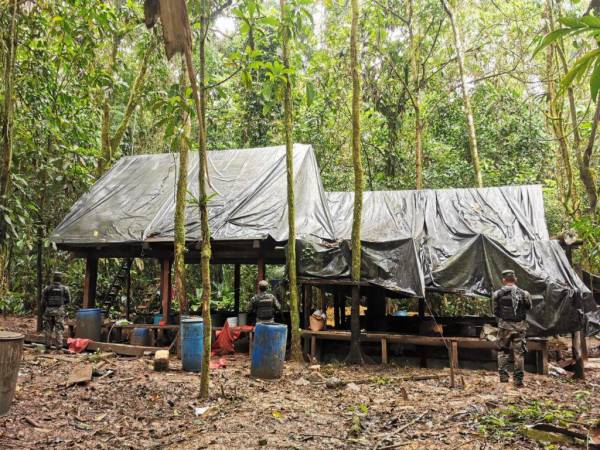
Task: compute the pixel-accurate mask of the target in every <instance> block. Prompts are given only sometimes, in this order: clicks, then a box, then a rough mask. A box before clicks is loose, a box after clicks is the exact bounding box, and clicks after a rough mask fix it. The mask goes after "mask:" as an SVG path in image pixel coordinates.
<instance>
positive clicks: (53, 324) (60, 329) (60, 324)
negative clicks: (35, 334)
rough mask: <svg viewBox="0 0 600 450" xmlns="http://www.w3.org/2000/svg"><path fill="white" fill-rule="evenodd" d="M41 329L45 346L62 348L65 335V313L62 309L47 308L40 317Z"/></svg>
mask: <svg viewBox="0 0 600 450" xmlns="http://www.w3.org/2000/svg"><path fill="white" fill-rule="evenodd" d="M42 319H43V320H42V327H43V329H44V336H46V346H47V347H49V348H50V347H52V346H54V347H56V348H57V349H62V348H63V339H64V333H65V313H64V311H63V308H48V309H46V311H45V312H44V315H43V317H42Z"/></svg>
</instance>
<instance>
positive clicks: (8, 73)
mask: <svg viewBox="0 0 600 450" xmlns="http://www.w3.org/2000/svg"><path fill="white" fill-rule="evenodd" d="M18 12H19V3H18V1H17V0H13V2H12V15H11V19H10V30H9V32H8V42H7V45H6V55H5V57H4V76H3V81H4V105H3V108H2V115H1V116H0V119H2V123H1V124H0V128H1V130H0V132H1V135H0V140H1V142H0V145H1V146H0V207H2V208H3V211H2V212H0V297H1V296H2V295H3V294H4V291H5V290H6V288H7V273H6V268H7V265H8V246H7V242H8V239H7V233H8V221H7V218H6V217H5V215H6V214H7V209H6V207H7V205H8V193H9V188H10V176H11V170H12V158H13V142H12V140H13V109H14V72H15V59H16V48H17V15H18Z"/></svg>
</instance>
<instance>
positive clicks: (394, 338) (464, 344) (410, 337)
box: [302, 330, 548, 375]
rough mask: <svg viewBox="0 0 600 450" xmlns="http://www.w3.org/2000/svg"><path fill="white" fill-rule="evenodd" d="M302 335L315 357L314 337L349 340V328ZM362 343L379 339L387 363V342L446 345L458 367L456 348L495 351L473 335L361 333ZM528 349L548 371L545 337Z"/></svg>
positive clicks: (540, 368)
mask: <svg viewBox="0 0 600 450" xmlns="http://www.w3.org/2000/svg"><path fill="white" fill-rule="evenodd" d="M302 337H303V338H305V339H309V338H310V356H311V358H315V356H316V353H317V339H322V340H332V341H350V332H349V331H338V330H323V331H312V330H302ZM360 340H361V342H380V343H381V362H382V363H383V364H387V363H388V348H387V345H388V343H389V342H392V343H398V344H404V345H422V346H431V347H446V348H447V349H448V359H449V362H450V365H451V366H453V367H458V349H459V348H476V349H489V350H496V349H497V345H496V343H495V342H490V341H488V340H485V339H480V338H476V337H442V336H418V335H414V334H396V333H373V332H367V333H361V335H360ZM527 349H528V350H529V351H533V352H537V355H536V369H537V372H538V373H541V374H544V375H547V374H548V341H547V339H545V338H529V339H527Z"/></svg>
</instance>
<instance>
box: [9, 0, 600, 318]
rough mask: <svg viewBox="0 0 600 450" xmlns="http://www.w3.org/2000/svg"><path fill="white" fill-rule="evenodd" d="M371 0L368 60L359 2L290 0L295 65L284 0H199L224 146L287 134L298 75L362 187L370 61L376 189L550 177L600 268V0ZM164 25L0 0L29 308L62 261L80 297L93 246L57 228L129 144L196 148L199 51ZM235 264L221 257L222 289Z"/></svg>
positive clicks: (590, 259)
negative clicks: (354, 8)
mask: <svg viewBox="0 0 600 450" xmlns="http://www.w3.org/2000/svg"><path fill="white" fill-rule="evenodd" d="M361 3H362V4H361V8H360V15H359V17H358V19H359V21H358V25H359V26H358V32H359V34H358V40H357V43H358V46H357V51H358V58H357V64H353V62H352V61H353V60H352V58H351V46H350V23H351V8H350V5H349V2H347V1H339V0H322V1H313V0H288V2H287V8H288V15H287V16H286V21H288V26H287V27H286V29H287V30H288V31H289V33H288V38H289V39H288V41H289V48H288V51H287V52H286V54H289V61H288V63H286V62H285V61H284V59H285V58H284V56H285V55H284V54H283V53H282V49H281V30H282V27H281V17H282V15H280V9H279V4H278V3H277V2H275V1H259V0H212V1H210V2H208V1H206V0H205V1H204V2H188V9H189V18H190V23H191V30H192V42H193V49H194V53H193V55H192V57H193V63H194V65H195V66H196V67H198V61H199V58H200V54H199V50H198V49H202V51H203V52H204V53H203V55H202V58H203V60H204V62H205V63H203V64H202V69H203V73H201V74H200V77H201V86H200V87H201V90H202V92H203V94H204V95H203V98H204V108H205V113H206V122H205V123H204V128H205V131H206V146H207V148H208V150H222V149H232V148H245V147H261V146H268V145H281V144H283V143H285V136H284V126H283V122H284V118H285V114H284V97H285V96H286V89H285V86H286V83H285V80H286V79H287V78H288V77H289V79H290V81H291V82H290V86H291V92H290V94H291V96H290V99H291V101H292V103H293V105H292V106H293V107H292V112H293V114H292V123H293V136H292V140H293V142H301V143H307V144H311V145H312V146H313V147H314V150H315V152H316V155H317V159H318V164H319V167H320V169H321V176H322V179H323V182H324V185H325V189H326V190H331V191H337V190H353V189H354V175H353V155H352V150H353V146H352V130H353V128H352V87H353V78H352V71H353V70H358V71H359V74H360V78H361V82H362V83H361V88H362V99H361V101H360V104H359V105H358V106H359V109H360V115H361V130H360V144H361V145H360V151H361V156H362V164H363V167H364V189H365V190H399V189H428V188H450V187H452V188H461V187H474V186H500V185H511V184H541V185H543V187H544V196H545V207H546V220H547V223H548V226H549V229H550V232H551V234H552V235H559V234H564V233H565V232H570V231H575V232H576V233H577V236H578V237H579V238H580V239H582V240H583V242H584V244H583V247H582V248H581V249H580V250H579V251H578V252H577V253H576V255H575V257H576V261H575V262H576V264H577V265H578V266H579V267H582V268H585V269H586V270H589V271H592V272H596V273H598V272H600V250H599V242H600V207H599V205H598V193H599V182H598V170H599V168H600V157H599V156H598V155H599V151H598V148H597V147H598V136H597V135H598V132H597V128H598V122H599V121H600V98H598V95H597V92H598V89H599V87H600V50H599V49H598V42H600V6H599V5H598V2H597V1H595V0H593V1H591V3H589V2H587V1H575V0H572V1H567V0H564V1H562V0H506V1H494V0H469V1H462V2H452V1H450V0H444V1H441V2H440V1H438V0H419V1H417V0H364V1H363V2H361ZM201 11H205V13H204V14H201ZM203 23H205V24H206V25H207V26H206V27H203V26H202V24H203ZM161 34H162V31H161V27H160V26H157V27H154V28H152V29H148V28H147V27H146V25H145V24H144V5H143V2H141V1H136V0H37V1H30V0H0V74H1V79H2V81H1V82H0V105H1V107H0V130H1V135H0V307H1V308H2V310H3V311H5V312H24V311H30V310H32V309H33V307H34V305H35V303H36V298H37V296H38V295H39V294H40V292H41V288H42V286H43V285H44V284H46V283H47V282H48V281H49V278H50V274H51V273H52V271H53V270H61V271H63V272H64V273H65V278H66V280H67V284H69V285H71V286H72V289H73V294H74V297H75V299H80V298H81V284H82V277H83V267H84V263H83V262H82V261H80V260H75V259H69V257H68V255H67V254H66V253H61V252H59V251H57V250H56V249H55V247H54V246H53V244H52V243H51V241H50V237H51V233H52V230H53V229H54V227H55V226H56V225H57V224H58V223H59V222H60V221H61V219H62V218H63V217H64V215H65V214H66V213H67V211H68V210H69V208H70V207H71V206H72V205H73V203H74V202H75V201H76V200H77V199H78V198H79V197H80V196H81V195H82V194H83V193H85V192H86V191H87V190H88V189H89V188H90V186H91V185H92V184H93V183H94V182H95V181H96V180H98V179H99V177H102V175H103V174H104V173H105V172H106V171H107V170H108V169H109V168H110V167H111V166H112V165H113V164H114V162H115V161H117V160H118V159H119V158H121V157H124V156H128V155H139V154H149V153H164V152H173V153H176V152H178V151H179V147H180V145H181V143H182V142H183V141H185V142H186V145H189V146H190V150H191V151H197V150H198V139H197V138H196V137H195V136H197V134H198V132H199V129H198V123H197V121H195V120H190V121H189V122H186V121H185V120H182V116H185V115H188V114H189V115H190V116H195V114H196V110H195V109H194V107H193V102H192V89H191V88H190V87H186V84H185V83H182V79H184V78H185V72H186V69H185V61H184V59H183V57H182V55H180V54H177V55H175V56H174V57H172V58H171V59H170V60H167V59H166V58H165V56H164V51H163V41H162V35H161ZM203 34H204V36H203ZM204 38H205V39H204ZM200 41H202V42H203V43H204V44H203V45H200ZM282 80H283V81H282ZM186 123H189V124H190V125H189V126H188V125H186ZM188 127H189V128H190V129H189V130H188ZM300 231H301V230H300ZM144 263H145V264H144ZM110 264H116V263H110V262H106V261H104V262H102V263H101V267H100V275H99V280H98V283H99V290H102V289H103V288H104V289H106V285H107V284H108V283H109V282H110V279H111V273H114V271H115V268H114V266H113V267H112V268H111V267H110ZM228 270H231V269H230V268H224V269H221V272H222V271H225V272H227V271H228ZM252 270H256V269H255V268H254V269H252V268H250V267H245V268H244V271H245V272H244V273H243V279H244V292H245V294H244V297H245V296H246V294H247V293H250V292H252V290H253V283H254V281H253V280H254V279H255V278H254V275H253V274H252V273H251V271H252ZM273 270H281V268H280V269H273ZM187 271H188V277H189V278H190V279H196V285H198V280H199V279H200V273H199V271H198V269H197V266H189V267H187ZM134 272H135V275H134V277H133V279H134V283H136V286H134V292H141V291H142V290H143V289H146V290H148V286H147V285H148V283H149V282H150V281H151V280H153V279H154V278H156V277H157V276H158V272H157V268H156V267H154V265H153V263H152V262H146V261H144V262H142V261H138V260H136V263H135V264H134ZM197 272H198V273H197ZM213 272H217V273H218V272H219V270H217V271H213ZM226 275H227V273H225V276H224V275H222V274H221V276H220V277H217V278H216V279H215V276H214V274H213V279H215V281H214V282H215V285H216V286H217V287H216V288H215V289H214V293H215V295H219V296H221V297H220V299H221V300H222V301H224V302H226V301H230V299H231V295H230V291H231V287H230V286H228V285H227V283H222V282H220V281H219V280H222V279H226V278H227V276H226ZM219 283H221V285H219ZM103 286H104V287H103ZM191 292H192V293H191V294H190V295H191V297H193V296H194V293H193V290H192V291H191ZM140 295H141V294H140ZM147 295H152V288H150V291H148V292H147ZM79 301H80V300H79Z"/></svg>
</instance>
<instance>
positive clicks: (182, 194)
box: [173, 59, 189, 315]
mask: <svg viewBox="0 0 600 450" xmlns="http://www.w3.org/2000/svg"><path fill="white" fill-rule="evenodd" d="M182 63H183V64H182V71H181V76H180V78H179V92H180V94H179V95H180V96H181V98H182V99H183V101H186V100H187V99H186V95H185V91H186V82H185V60H183V59H182ZM181 122H182V124H181V135H180V136H178V137H177V139H178V146H179V176H178V178H177V197H176V199H175V248H174V250H175V260H174V264H173V265H174V274H173V275H174V283H173V294H174V295H173V297H174V299H175V300H177V302H178V303H179V311H180V314H181V315H186V314H188V303H187V296H186V286H185V206H186V195H187V184H188V183H187V172H188V138H189V117H188V114H187V111H186V110H184V111H183V113H182V117H181Z"/></svg>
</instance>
